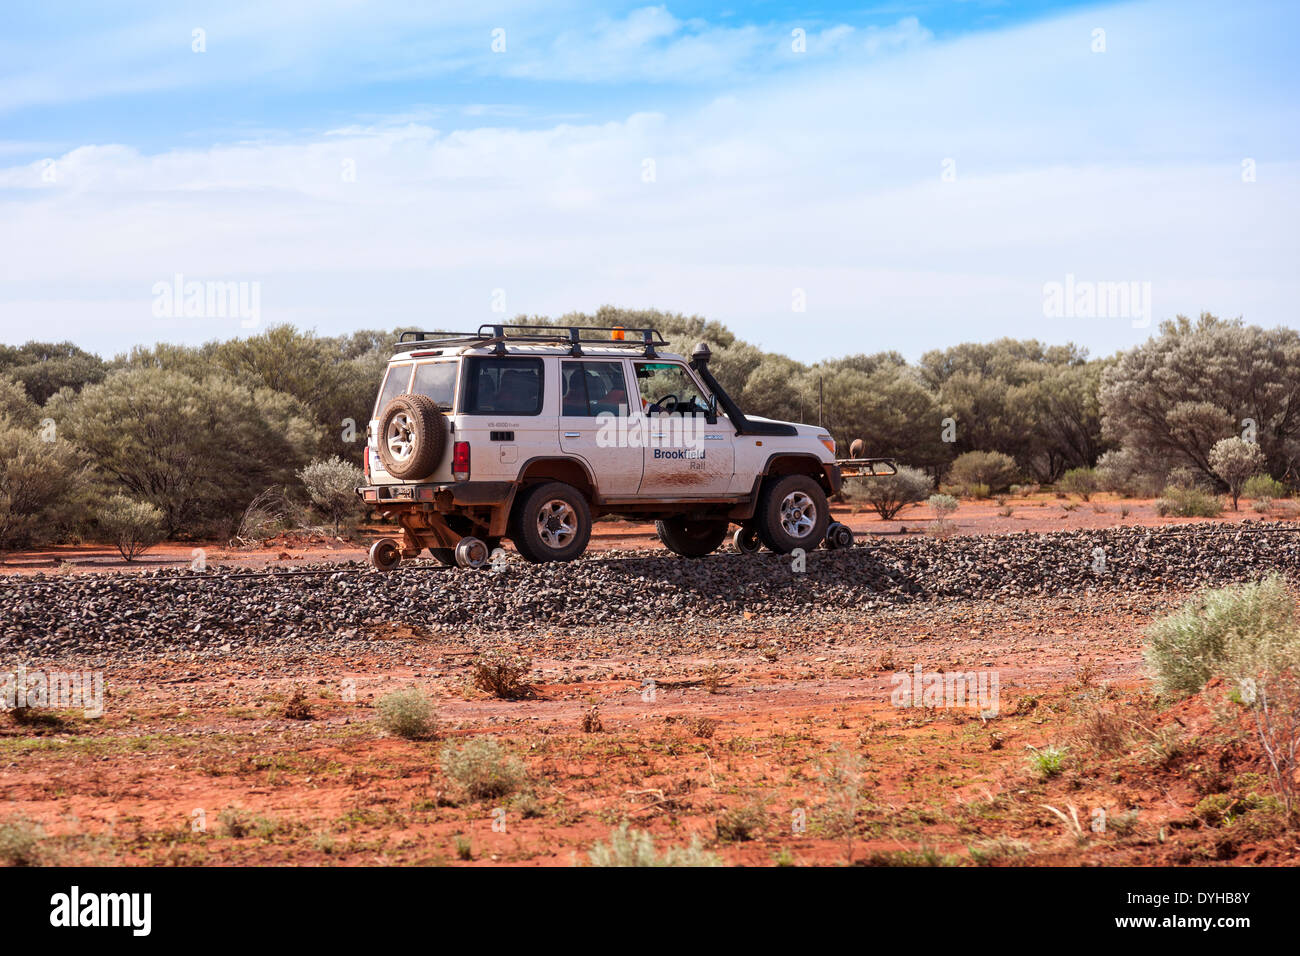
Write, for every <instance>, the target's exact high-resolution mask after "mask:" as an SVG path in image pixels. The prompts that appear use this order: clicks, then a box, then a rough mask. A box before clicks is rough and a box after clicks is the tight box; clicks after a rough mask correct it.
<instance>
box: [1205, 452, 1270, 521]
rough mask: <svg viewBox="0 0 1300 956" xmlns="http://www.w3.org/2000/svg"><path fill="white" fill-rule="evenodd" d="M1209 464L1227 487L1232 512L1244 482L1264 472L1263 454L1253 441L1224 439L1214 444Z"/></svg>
mask: <svg viewBox="0 0 1300 956" xmlns="http://www.w3.org/2000/svg"><path fill="white" fill-rule="evenodd" d="M1209 463H1210V467H1211V468H1212V469H1213V470H1214V473H1215V474H1216V475H1218V476H1219V478H1220V480H1222V481H1223V483H1224V484H1225V485H1227V486H1228V496H1229V497H1230V498H1232V510H1233V511H1236V510H1237V502H1238V500H1239V499H1240V498H1241V490H1242V488H1243V487H1245V484H1246V481H1247V480H1248V479H1250V478H1253V477H1255V476H1256V475H1258V474H1259V473H1260V472H1261V471H1263V470H1264V453H1263V452H1262V451H1261V450H1260V447H1259V445H1258V444H1256V443H1255V442H1253V441H1245V440H1244V439H1241V438H1235V437H1234V438H1225V439H1223V440H1222V441H1218V442H1215V444H1214V447H1213V448H1211V449H1210V455H1209Z"/></svg>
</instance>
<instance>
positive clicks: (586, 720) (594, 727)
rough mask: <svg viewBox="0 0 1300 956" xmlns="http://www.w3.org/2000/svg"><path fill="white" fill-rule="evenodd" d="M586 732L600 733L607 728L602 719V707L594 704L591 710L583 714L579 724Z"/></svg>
mask: <svg viewBox="0 0 1300 956" xmlns="http://www.w3.org/2000/svg"><path fill="white" fill-rule="evenodd" d="M579 726H580V728H581V730H582V732H583V733H584V734H599V733H603V732H604V730H605V722H604V721H603V720H601V719H600V708H599V707H597V706H596V705H594V704H593V705H592V708H591V710H589V711H587V712H586V713H585V714H583V715H582V723H581V724H580V725H579Z"/></svg>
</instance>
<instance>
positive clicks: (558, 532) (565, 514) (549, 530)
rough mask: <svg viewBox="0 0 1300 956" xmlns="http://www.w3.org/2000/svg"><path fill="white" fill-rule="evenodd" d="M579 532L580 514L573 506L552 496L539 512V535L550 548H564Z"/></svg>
mask: <svg viewBox="0 0 1300 956" xmlns="http://www.w3.org/2000/svg"><path fill="white" fill-rule="evenodd" d="M577 533H578V515H577V512H575V511H574V510H573V506H572V505H570V504H569V503H568V502H567V501H564V500H562V499H560V498H552V499H551V500H550V501H548V502H546V504H544V505H542V507H541V510H540V511H538V513H537V536H538V537H539V538H541V539H542V542H543V543H544V544H545V545H546V546H547V547H549V548H563V547H564V546H565V545H567V544H568V543H569V542H570V541H572V540H573V537H574V535H576V534H577Z"/></svg>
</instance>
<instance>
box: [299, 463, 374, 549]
mask: <svg viewBox="0 0 1300 956" xmlns="http://www.w3.org/2000/svg"><path fill="white" fill-rule="evenodd" d="M298 480H299V481H301V482H302V483H303V485H305V486H306V488H307V494H308V495H310V496H311V500H312V504H314V505H315V506H316V507H317V508H319V509H320V510H321V511H322V512H323V513H324V514H325V516H326V517H327V518H329V519H330V520H331V521H333V522H334V534H335V536H337V535H338V533H339V526H340V525H341V524H342V522H343V520H344V519H345V518H348V517H350V516H353V515H357V514H360V513H361V509H362V504H361V499H360V498H358V497H357V493H356V489H357V486H359V485H362V484H364V483H365V480H366V476H365V474H364V473H363V472H362V471H361V469H360V468H358V467H357V466H356V465H354V464H352V463H351V462H347V461H344V460H343V459H341V458H339V457H338V456H337V455H335V456H334V457H333V458H330V459H328V460H326V461H313V462H312V463H311V464H310V465H308V466H307V467H306V468H304V469H302V471H300V472H298Z"/></svg>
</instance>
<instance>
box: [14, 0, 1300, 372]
mask: <svg viewBox="0 0 1300 956" xmlns="http://www.w3.org/2000/svg"><path fill="white" fill-rule="evenodd" d="M7 16H8V18H9V19H8V22H7V25H6V29H5V31H4V33H3V35H0V222H3V224H4V225H3V228H2V229H0V253H3V255H0V341H5V342H18V341H23V340H26V339H28V338H31V337H36V336H39V337H41V338H47V339H48V338H56V339H62V338H70V339H73V340H75V341H77V342H79V343H81V344H84V345H86V346H87V347H91V348H94V349H96V350H99V351H103V352H106V353H112V352H116V351H119V350H123V349H125V348H127V347H129V346H130V345H132V344H136V343H148V342H153V341H158V340H169V341H185V342H199V341H204V340H206V339H211V338H225V337H230V336H234V335H240V334H246V333H247V331H248V327H247V326H246V325H245V324H243V323H241V322H240V321H239V319H237V318H231V317H222V316H211V315H209V316H199V317H190V318H176V317H166V316H159V315H158V314H156V310H155V309H154V308H153V306H154V305H155V303H156V297H155V295H154V293H153V290H154V289H155V287H156V285H157V283H159V282H166V281H170V280H171V279H172V277H173V276H175V275H176V274H181V275H183V276H185V277H186V279H187V280H199V281H212V282H229V281H236V282H247V283H256V284H257V286H258V288H259V292H260V312H259V315H258V317H257V322H258V323H259V324H261V325H265V324H269V323H273V322H278V321H290V322H294V323H295V324H298V325H300V326H304V327H311V328H315V329H317V330H318V331H320V332H322V333H334V332H340V331H346V330H349V329H353V328H358V327H375V326H381V327H386V326H392V325H395V324H398V323H409V322H422V323H426V324H428V325H429V326H431V327H437V326H441V327H448V326H450V327H461V326H468V327H472V326H475V325H477V324H478V323H479V322H486V321H492V320H498V321H499V320H500V319H501V318H502V313H500V312H499V311H496V310H499V309H502V308H504V309H505V314H506V315H508V316H513V315H515V314H518V313H546V314H560V313H562V312H564V311H567V310H570V309H581V310H591V309H594V308H595V307H596V306H598V305H600V304H602V303H607V302H608V303H614V304H619V305H626V306H629V307H642V306H656V307H660V308H666V309H672V310H679V311H684V312H699V313H701V314H704V315H707V316H709V317H711V318H717V319H720V320H722V321H724V322H726V323H728V324H729V325H730V326H731V327H732V328H734V329H735V330H736V331H737V332H738V333H740V334H741V335H743V336H745V337H747V338H750V339H752V340H755V341H757V342H759V343H760V344H762V345H763V346H765V347H767V348H771V349H774V350H779V351H785V352H788V353H790V354H792V355H795V356H796V357H798V358H801V359H805V360H814V359H817V358H821V357H825V356H828V355H833V354H842V353H845V352H852V351H875V350H878V349H897V350H899V351H902V352H903V353H904V354H907V355H909V356H917V355H919V354H920V352H921V351H923V350H925V349H927V348H933V347H940V346H944V345H949V344H954V343H956V342H959V341H964V340H971V339H981V340H984V339H991V338H995V337H998V336H1001V335H1012V336H1016V337H1033V338H1038V339H1041V340H1044V341H1048V342H1064V341H1074V342H1078V343H1080V344H1083V345H1085V346H1087V347H1088V348H1090V349H1091V350H1092V351H1093V352H1094V353H1096V354H1105V353H1109V352H1112V351H1114V350H1116V349H1120V348H1125V347H1128V346H1131V345H1132V344H1135V343H1136V342H1140V341H1141V340H1143V339H1144V338H1145V337H1146V336H1147V335H1149V334H1150V332H1151V330H1152V328H1151V326H1152V325H1153V324H1154V323H1158V322H1159V321H1160V320H1161V319H1163V318H1168V317H1170V316H1172V315H1174V314H1176V313H1179V312H1184V313H1192V314H1195V313H1196V312H1199V311H1201V310H1202V309H1205V310H1210V311H1215V312H1218V313H1220V314H1227V315H1238V314H1240V315H1243V316H1244V317H1245V318H1246V319H1247V320H1248V321H1252V322H1257V323H1259V324H1262V325H1278V324H1287V325H1296V324H1297V323H1298V322H1300V316H1297V314H1296V308H1295V303H1296V302H1297V301H1300V278H1298V277H1297V275H1296V263H1297V261H1300V240H1298V239H1297V230H1296V225H1295V224H1296V222H1297V219H1298V218H1300V216H1298V214H1300V157H1298V156H1297V130H1298V129H1300V123H1298V122H1297V120H1300V115H1297V114H1298V112H1300V111H1298V109H1297V106H1298V105H1300V104H1298V102H1297V98H1298V91H1300V85H1298V84H1297V83H1296V80H1297V70H1298V69H1300V68H1298V67H1297V66H1296V63H1297V52H1300V51H1297V46H1300V39H1297V38H1298V37H1300V30H1298V29H1297V28H1298V27H1300V13H1298V12H1297V11H1296V9H1295V8H1294V7H1293V5H1290V4H1286V3H1252V2H1247V3H1238V4H1233V5H1231V6H1225V5H1221V4H1211V3H1201V2H1190V3H1174V2H1143V3H1120V4H1070V3H1046V2H1038V3H1016V2H980V0H970V2H960V3H876V4H872V3H867V4H863V5H849V4H820V5H807V6H803V5H798V4H790V3H754V4H742V3H738V4H734V5H731V6H730V7H729V8H727V7H715V6H711V5H705V4H699V3H695V4H691V3H683V4H674V3H666V4H663V5H654V4H644V3H640V4H638V3H629V4H619V5H614V4H598V3H588V2H580V0H558V2H556V3H550V4H546V5H540V4H539V5H523V4H514V3H508V2H499V0H488V2H484V3H476V4H474V5H472V6H471V5H456V4H410V5H405V4H361V3H355V2H336V3H306V2H302V3H298V2H294V3H284V4H268V3H252V2H245V0H231V2H226V3H219V4H218V3H211V4H189V5H177V4H161V3H158V4H154V3H145V2H141V3H133V4H128V5H118V8H117V9H111V8H107V7H102V6H100V5H90V4H86V5H81V4H65V3H50V4H40V5H28V6H26V7H23V8H17V9H15V10H12V11H8V12H7ZM196 30H200V31H202V33H201V34H200V35H201V37H202V44H201V45H202V47H203V50H202V52H196V51H195V50H194V49H193V47H194V45H195V40H194V37H195V32H194V31H196ZM494 31H504V32H503V33H502V32H494ZM795 31H802V44H803V48H802V49H796V47H798V46H799V41H800V36H799V35H797V34H796V33H795ZM1098 31H1101V33H1100V34H1099V33H1098ZM1099 38H1100V41H1101V42H1100V47H1101V48H1100V49H1099V48H1098V46H1099V43H1098V41H1099ZM494 40H496V45H497V47H498V49H496V50H494V49H493V43H494ZM502 41H503V44H504V49H501V48H500V47H501V46H502ZM1247 168H1249V170H1250V173H1249V174H1246V173H1245V172H1244V170H1246V169H1247ZM1067 276H1069V277H1073V278H1072V279H1071V280H1070V281H1071V282H1078V283H1084V284H1087V283H1125V284H1132V283H1136V284H1138V286H1143V285H1145V287H1146V288H1148V289H1149V290H1150V298H1151V303H1152V307H1151V310H1150V315H1144V316H1136V317H1134V316H1130V315H1127V314H1125V315H1121V316H1118V317H1115V316H1105V315H1103V316H1099V317H1089V316H1087V315H1070V316H1069V317H1062V316H1059V315H1056V316H1054V315H1050V314H1047V312H1046V310H1045V309H1044V290H1045V287H1046V286H1047V285H1048V284H1050V283H1059V282H1064V281H1065V280H1066V277H1067ZM1135 288H1136V286H1135ZM1147 320H1151V321H1150V322H1149V323H1148V321H1147Z"/></svg>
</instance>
